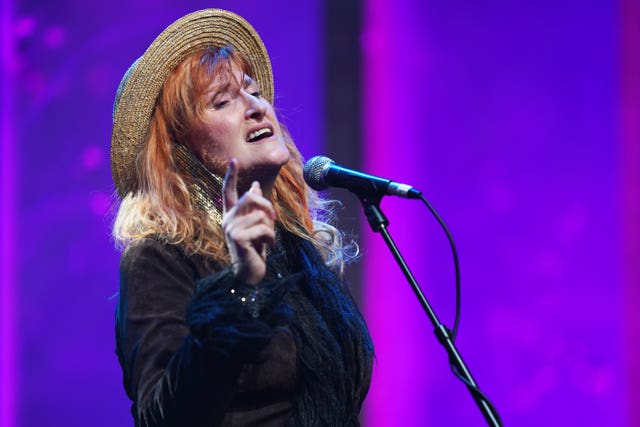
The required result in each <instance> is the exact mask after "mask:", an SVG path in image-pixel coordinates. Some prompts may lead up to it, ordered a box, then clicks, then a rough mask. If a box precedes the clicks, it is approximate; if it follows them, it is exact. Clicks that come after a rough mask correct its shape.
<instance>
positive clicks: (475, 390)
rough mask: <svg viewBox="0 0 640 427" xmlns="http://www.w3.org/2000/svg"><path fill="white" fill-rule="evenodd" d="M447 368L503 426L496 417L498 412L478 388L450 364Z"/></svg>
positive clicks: (501, 423) (500, 421)
mask: <svg viewBox="0 0 640 427" xmlns="http://www.w3.org/2000/svg"><path fill="white" fill-rule="evenodd" d="M449 367H450V368H451V372H453V375H455V376H456V377H458V379H459V380H460V381H462V382H463V383H465V385H466V386H467V388H468V389H469V391H471V393H472V394H473V395H475V396H477V397H479V398H480V399H482V400H483V401H484V402H485V403H486V404H487V406H488V407H489V408H490V409H491V411H492V412H493V415H495V417H496V420H497V421H498V424H499V425H501V426H503V425H504V424H503V422H502V419H501V418H500V415H498V410H497V409H496V407H495V406H493V404H492V403H491V401H490V400H489V398H488V397H487V396H486V395H485V394H484V393H483V392H482V391H480V389H479V388H478V386H477V385H473V384H471V383H470V382H469V380H467V379H466V378H465V377H464V376H463V375H462V374H460V372H458V369H457V368H456V366H455V365H454V364H452V363H450V364H449Z"/></svg>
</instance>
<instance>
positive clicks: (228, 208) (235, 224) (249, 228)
mask: <svg viewBox="0 0 640 427" xmlns="http://www.w3.org/2000/svg"><path fill="white" fill-rule="evenodd" d="M222 206H223V212H222V230H223V231H224V236H225V240H226V243H227V248H228V249H229V254H230V255H231V263H232V268H233V271H234V273H235V275H236V277H237V278H238V279H240V280H242V281H244V282H246V283H249V284H252V285H256V284H258V283H259V282H260V281H261V280H262V279H263V278H264V275H265V273H266V271H267V264H266V258H267V245H270V246H273V245H275V243H276V233H275V219H276V211H275V209H274V208H273V205H272V204H271V202H270V201H269V200H268V199H266V198H265V197H264V196H263V195H262V189H261V188H260V184H259V183H258V182H257V181H254V182H253V184H251V188H250V189H249V191H247V192H246V193H244V194H243V195H242V197H240V199H238V160H236V159H235V158H233V159H231V160H230V161H229V166H228V167H227V173H226V175H225V177H224V184H223V186H222Z"/></svg>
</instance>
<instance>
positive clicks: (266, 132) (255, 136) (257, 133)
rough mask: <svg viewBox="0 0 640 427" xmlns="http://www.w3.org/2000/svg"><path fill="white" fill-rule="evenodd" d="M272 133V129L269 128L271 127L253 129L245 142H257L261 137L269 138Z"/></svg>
mask: <svg viewBox="0 0 640 427" xmlns="http://www.w3.org/2000/svg"><path fill="white" fill-rule="evenodd" d="M272 135H273V131H272V130H271V128H268V127H266V128H262V129H258V130H254V131H253V132H251V133H250V134H249V136H248V137H247V142H257V141H260V140H262V139H265V138H269V137H270V136H272Z"/></svg>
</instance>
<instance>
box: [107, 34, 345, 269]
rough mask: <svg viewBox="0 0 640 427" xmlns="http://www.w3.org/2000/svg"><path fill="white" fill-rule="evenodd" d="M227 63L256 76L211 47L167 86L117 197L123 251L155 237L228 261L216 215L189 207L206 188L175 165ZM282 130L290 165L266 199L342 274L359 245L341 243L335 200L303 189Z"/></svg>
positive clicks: (234, 56)
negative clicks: (131, 184) (129, 180)
mask: <svg viewBox="0 0 640 427" xmlns="http://www.w3.org/2000/svg"><path fill="white" fill-rule="evenodd" d="M230 65H234V66H237V67H238V68H239V69H240V70H242V72H244V73H245V74H246V75H249V76H251V75H252V74H253V73H252V69H251V64H250V63H249V61H248V60H247V59H246V58H245V57H244V56H243V55H242V54H241V53H239V52H236V51H234V50H233V49H232V48H231V47H230V46H227V47H224V48H215V47H210V48H207V49H205V50H203V51H200V52H197V53H195V54H193V55H192V56H190V57H189V58H187V59H186V60H185V61H183V62H182V63H181V64H180V65H179V66H178V67H177V68H176V70H175V71H174V72H173V73H172V74H171V75H170V76H169V78H168V79H167V81H166V82H165V84H164V86H163V89H162V92H161V94H160V97H159V100H158V103H157V105H156V108H155V111H154V114H153V117H152V119H151V123H150V129H149V133H148V136H147V141H146V144H145V147H144V148H143V150H142V152H141V153H140V154H139V156H138V159H137V162H136V177H137V183H136V184H137V185H136V190H135V191H134V192H130V193H128V194H127V195H126V196H125V197H124V198H123V199H122V201H121V203H120V206H119V208H118V213H117V216H116V219H115V222H114V226H113V236H114V238H115V240H116V242H117V244H118V246H119V247H120V248H126V247H127V246H128V245H129V244H131V243H132V242H133V241H136V240H138V239H142V238H146V237H154V238H160V239H162V240H163V241H164V242H166V243H169V244H175V245H181V246H182V247H183V248H184V250H185V252H186V253H187V254H189V255H191V254H200V255H204V256H205V257H207V258H210V259H212V260H213V261H214V262H216V263H218V264H220V265H226V264H228V263H229V262H230V258H229V254H228V251H227V248H226V244H225V238H224V234H223V231H222V227H221V224H220V216H219V214H218V215H211V212H209V211H207V210H206V209H203V208H202V206H199V204H198V203H195V202H194V198H193V193H194V189H195V188H202V186H203V183H202V182H197V181H198V180H197V179H194V177H193V176H190V175H189V174H188V173H185V171H184V170H182V169H181V168H180V167H179V165H178V162H177V161H176V160H177V159H176V147H177V146H178V145H179V144H180V141H183V140H184V138H187V137H188V132H189V131H190V129H191V127H192V125H193V124H194V123H197V121H198V120H200V118H201V117H202V116H203V114H202V113H203V111H204V108H205V106H206V101H205V96H204V94H205V93H206V90H207V88H208V87H209V84H210V82H211V78H212V76H215V75H218V73H220V72H224V70H228V69H229V66H230ZM227 74H230V73H228V72H227ZM222 77H224V74H223V75H222ZM227 78H232V77H231V76H229V75H228V76H227ZM281 128H282V131H283V135H284V138H285V145H286V147H287V149H288V150H289V153H290V159H289V161H288V162H287V163H286V164H285V165H284V166H283V167H282V168H281V169H280V172H279V174H278V177H277V179H276V181H275V184H274V187H273V191H272V193H271V202H272V203H273V206H274V208H275V210H276V214H277V221H278V224H279V225H280V226H281V227H282V228H283V229H285V230H286V231H288V232H290V233H293V234H295V235H297V236H299V237H300V238H303V239H306V240H308V241H310V242H312V243H313V244H314V245H315V246H316V247H317V248H318V249H319V251H320V252H321V253H322V254H323V257H324V259H325V262H326V264H327V265H328V266H329V267H331V268H332V269H334V270H336V271H338V272H340V273H341V272H342V270H343V267H344V263H345V262H346V261H347V260H349V259H351V258H354V257H355V256H356V255H357V246H356V245H355V244H350V245H343V233H342V232H341V231H340V230H338V229H337V228H336V227H335V226H334V225H333V224H332V219H333V217H334V215H333V210H332V206H334V204H333V202H331V201H326V200H322V199H321V198H319V197H318V195H317V193H316V192H315V191H313V190H312V189H311V188H309V186H307V184H306V183H305V181H304V178H303V172H302V169H303V159H302V156H301V154H300V152H299V151H298V149H297V148H296V146H295V144H294V142H293V140H292V139H291V137H290V135H289V133H288V132H287V130H286V129H285V128H284V126H282V125H281ZM209 185H210V184H209ZM218 191H219V190H218Z"/></svg>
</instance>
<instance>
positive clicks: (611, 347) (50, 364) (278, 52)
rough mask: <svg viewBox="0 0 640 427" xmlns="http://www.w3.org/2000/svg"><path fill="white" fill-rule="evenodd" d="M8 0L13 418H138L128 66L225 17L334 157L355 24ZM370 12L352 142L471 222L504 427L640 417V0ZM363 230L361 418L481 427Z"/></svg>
mask: <svg viewBox="0 0 640 427" xmlns="http://www.w3.org/2000/svg"><path fill="white" fill-rule="evenodd" d="M342 1H344V0H342ZM331 2H333V3H337V2H338V0H328V3H331ZM0 5H1V8H0V12H1V20H0V22H1V23H2V27H1V30H0V32H1V34H0V36H1V43H0V45H1V48H2V57H1V58H2V67H0V73H1V77H2V81H1V84H2V85H1V92H0V100H1V101H2V109H1V115H0V120H1V121H0V126H1V129H0V131H1V136H2V153H1V157H0V162H1V166H2V169H1V170H0V175H1V182H0V188H1V195H2V206H1V210H0V215H1V218H2V221H0V225H1V232H2V234H1V235H0V239H1V240H2V242H1V243H2V245H1V247H0V249H1V250H2V252H1V254H0V255H1V256H0V264H1V267H2V269H1V274H2V283H1V284H0V290H1V293H0V321H1V323H0V356H1V358H0V426H1V427H18V426H20V427H23V426H27V427H31V426H43V425H46V426H65V427H72V426H86V425H92V426H126V425H132V421H131V417H130V415H129V402H128V400H127V398H126V397H125V395H124V390H123V389H122V385H121V381H122V377H121V372H120V368H119V366H118V364H117V360H116V357H115V354H114V337H113V336H114V332H113V326H114V325H113V316H114V308H115V303H116V299H115V298H116V297H117V295H116V292H117V288H118V259H119V253H118V252H117V251H116V250H115V249H114V248H113V243H112V241H111V239H110V237H109V233H110V223H111V220H112V212H111V207H112V206H113V203H114V198H113V194H114V188H113V185H112V183H111V176H110V169H109V154H108V153H109V139H110V133H111V108H112V102H113V96H114V94H115V91H116V88H117V85H118V83H119V81H120V78H121V77H122V74H123V73H124V71H125V70H126V69H127V68H128V66H129V65H130V64H131V63H132V62H133V61H134V60H135V59H136V58H137V57H138V56H139V55H141V54H142V52H143V51H144V49H145V48H146V47H147V46H148V45H149V43H151V41H152V40H153V38H154V37H155V36H156V35H157V34H158V33H159V32H160V31H161V30H162V29H163V28H164V27H165V26H167V25H168V24H169V23H171V22H172V21H173V20H175V19H177V18H178V17H180V16H182V15H184V14H185V13H187V12H190V11H193V10H197V9H202V8H206V7H222V8H228V9H230V10H233V11H236V12H238V13H240V14H241V15H243V16H245V17H246V18H247V19H248V20H249V21H250V22H251V23H253V24H254V25H255V27H256V28H257V30H258V32H259V33H260V34H261V35H262V36H263V38H264V41H265V43H266V45H267V48H268V50H269V51H270V53H271V58H272V62H273V65H274V71H275V89H276V107H277V108H278V109H279V111H280V113H281V115H282V116H283V117H284V119H285V121H286V123H287V124H288V127H289V129H290V130H291V133H292V134H293V136H294V138H295V139H296V141H297V142H298V145H299V146H300V148H301V150H302V152H303V154H304V155H305V156H307V157H309V156H311V155H315V154H318V153H322V152H323V151H324V147H327V146H331V144H328V143H327V141H326V138H325V135H326V129H327V127H326V126H327V125H326V123H325V117H326V116H327V115H326V114H325V110H324V106H325V105H326V103H325V100H326V97H327V91H328V90H333V86H332V87H326V85H325V83H324V82H325V80H326V78H325V74H324V73H325V72H324V70H325V69H326V58H327V56H326V54H327V50H326V49H325V40H328V38H329V37H332V35H334V34H336V33H338V29H332V28H331V27H330V26H329V27H326V26H325V23H326V22H340V19H335V17H329V16H326V15H325V13H326V11H327V10H334V11H335V10H337V8H328V7H327V2H322V1H320V0H307V1H303V2H302V1H301V2H289V1H285V0H276V1H268V2H264V1H263V2H258V1H255V0H251V1H250V0H246V1H231V0H227V1H210V2H204V1H200V0H199V1H189V2H184V1H176V0H172V1H169V0H159V1H154V2H152V1H150V0H129V1H123V0H114V1H110V2H106V3H105V2H103V3H100V2H98V3H96V2H86V1H73V0H62V1H59V2H41V1H37V0H21V1H18V0H0ZM361 13H362V14H361V22H362V28H361V29H360V34H361V37H360V49H354V51H353V53H352V55H354V56H356V57H357V56H362V59H361V62H360V68H361V70H362V71H361V77H362V79H361V80H360V81H358V80H357V79H356V80H354V81H351V82H350V83H349V84H351V85H361V88H360V89H361V90H360V91H345V92H344V93H345V96H346V94H347V92H348V93H354V92H355V93H361V94H362V99H361V100H360V102H361V111H362V117H361V120H360V122H359V123H357V122H354V123H352V124H351V126H353V127H358V126H361V134H362V141H353V143H354V144H360V153H361V164H362V167H363V168H364V169H365V170H366V171H368V172H370V173H374V174H377V175H382V176H388V177H390V178H393V179H395V180H398V181H404V182H408V183H410V184H412V185H415V186H416V187H418V188H420V189H421V190H422V191H423V192H424V194H425V195H426V196H427V198H429V199H430V200H431V201H432V202H433V204H434V205H435V206H436V208H437V209H438V210H439V211H440V213H441V214H442V216H443V217H444V218H445V220H446V221H447V223H448V224H449V226H450V228H451V230H452V231H453V234H454V237H455V239H456V242H457V243H458V249H459V252H460V261H461V266H462V286H463V299H462V310H463V311H462V323H461V328H460V331H459V335H458V339H457V343H458V346H459V348H460V350H461V352H462V355H463V356H464V358H465V360H466V361H467V363H468V365H469V367H470V369H471V371H472V372H473V373H474V375H475V378H476V380H477V381H478V383H479V384H480V386H481V388H482V389H483V390H484V391H485V393H486V394H487V395H488V396H490V397H491V398H492V401H493V403H494V404H495V405H496V407H497V408H498V410H499V412H500V414H501V415H502V417H503V419H504V421H505V423H506V425H513V426H524V427H533V426H536V427H537V426H541V425H543V426H565V425H579V426H594V427H595V426H603V425H606V426H612V427H627V426H629V427H632V426H636V425H638V424H639V423H640V418H639V417H638V412H637V411H638V409H634V408H636V407H638V405H637V404H638V394H637V393H638V392H637V391H634V390H637V389H638V387H637V384H638V378H639V375H638V372H639V369H638V367H639V366H640V365H639V364H638V360H639V357H640V354H639V353H640V351H639V350H638V349H639V347H638V344H637V343H638V339H640V332H639V331H638V325H639V322H638V318H637V314H636V312H637V307H638V299H640V297H639V296H638V294H637V289H638V285H639V284H640V283H639V281H640V277H639V276H640V272H639V270H638V264H637V260H638V258H639V255H640V249H639V247H638V242H639V241H640V236H639V233H640V231H639V229H638V223H639V221H640V212H639V206H640V195H639V193H638V188H639V186H640V177H639V176H638V171H639V170H640V149H639V146H640V132H639V131H638V122H639V120H638V118H639V117H640V109H639V108H638V99H640V86H639V82H638V76H640V67H639V65H638V58H639V57H640V54H639V51H640V47H639V46H640V45H639V43H640V42H639V40H640V34H639V32H640V31H639V29H638V28H639V27H638V25H639V22H640V14H639V11H638V6H637V2H635V1H634V0H620V1H619V2H608V1H605V0H600V1H596V2H587V3H585V2H578V1H574V0H564V1H559V2H526V4H523V3H522V2H504V1H490V2H456V1H454V2H444V1H432V0H426V1H425V0H421V1H416V0H395V1H391V0H363V1H362V11H361ZM329 18H331V19H329ZM355 21H358V20H355ZM340 30H342V29H340ZM332 43H334V44H335V43H336V41H335V40H332ZM340 54H341V55H345V52H343V51H341V53H340ZM332 69H334V70H335V64H333V68H332ZM350 70H352V68H350ZM345 77H346V76H345ZM332 81H334V82H335V77H332ZM337 86H339V85H336V87H337ZM332 96H333V97H334V98H332V100H333V101H332V102H335V96H336V94H335V93H333V94H332ZM348 102H352V100H350V99H345V103H348ZM347 125H348V124H347ZM346 133H347V134H348V133H349V132H346ZM351 134H354V135H359V134H360V132H359V131H355V132H353V131H352V132H351ZM334 157H335V158H336V160H337V161H341V158H340V157H339V154H338V155H334ZM347 166H349V165H347ZM334 195H338V196H339V197H343V198H345V199H348V198H353V196H352V195H350V194H349V193H347V192H335V193H334ZM382 207H383V209H384V211H385V212H386V214H387V216H388V217H389V219H390V221H391V225H390V227H389V230H390V231H391V233H392V234H393V236H394V237H395V238H396V240H397V242H398V244H399V246H400V248H401V250H402V252H403V253H404V254H405V256H406V257H407V260H408V262H409V265H410V266H411V267H412V268H413V270H414V273H415V274H416V276H417V278H418V280H419V282H420V283H421V284H422V287H423V289H424V291H425V293H426V294H427V296H428V298H429V299H430V301H431V302H432V304H433V306H434V308H435V310H436V312H437V313H438V315H439V316H440V319H441V320H442V321H443V322H445V323H446V324H447V325H449V326H452V319H453V303H454V296H455V293H454V276H453V266H452V262H451V255H450V252H449V248H448V246H447V242H446V239H445V237H444V235H443V233H442V232H441V231H440V230H439V229H438V227H437V226H436V225H435V222H434V220H433V219H432V218H431V217H430V216H429V214H428V212H427V210H426V208H424V207H423V206H422V205H421V204H420V203H419V202H415V201H405V200H392V199H388V200H387V199H385V200H384V201H383V204H382ZM361 230H362V231H361V237H360V240H361V244H362V264H361V265H362V267H363V274H362V284H360V283H355V284H354V286H355V287H356V288H358V287H360V286H361V285H362V288H363V292H364V305H363V309H364V312H365V315H366V318H367V321H368V323H369V325H370V328H371V332H372V335H373V338H374V342H375V345H376V367H375V371H374V377H373V381H372V385H371V392H370V395H369V397H368V400H367V404H366V410H365V413H364V418H365V424H366V425H367V426H370V427H373V426H375V427H386V426H407V427H411V426H416V427H417V426H441V425H444V426H452V427H462V426H465V427H466V426H481V425H484V424H485V423H484V421H483V420H482V418H481V417H480V415H479V413H478V411H477V409H476V408H475V406H474V403H473V400H472V399H471V397H470V395H469V393H468V392H467V391H466V389H465V387H464V386H463V385H462V384H460V383H459V382H458V381H457V380H456V379H455V378H454V377H453V375H452V374H451V373H450V371H449V368H448V365H447V358H446V355H445V353H444V351H443V350H442V348H441V347H440V346H439V345H438V344H437V342H436V340H435V338H434V336H433V333H432V329H433V328H432V326H431V325H429V324H428V322H427V318H426V316H425V315H424V314H423V313H422V312H421V310H420V307H419V305H418V304H417V302H416V301H415V298H414V297H413V295H412V294H411V291H410V290H409V288H408V286H407V285H406V284H405V283H404V279H403V278H402V276H401V274H400V273H399V271H398V269H397V267H396V265H395V263H394V261H393V259H392V258H391V256H390V255H389V254H388V253H387V251H386V249H385V248H384V247H383V245H382V243H381V241H380V237H379V236H378V235H375V234H373V233H372V232H371V231H370V230H369V229H368V226H366V225H363V226H362V228H361ZM355 277H357V275H355Z"/></svg>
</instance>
